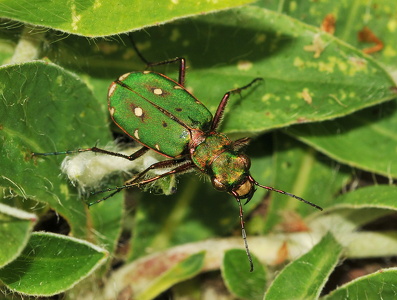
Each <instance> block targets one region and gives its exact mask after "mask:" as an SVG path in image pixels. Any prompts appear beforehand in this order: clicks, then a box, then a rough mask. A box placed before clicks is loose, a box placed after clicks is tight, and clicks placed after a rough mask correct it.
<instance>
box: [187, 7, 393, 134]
mask: <svg viewBox="0 0 397 300" xmlns="http://www.w3.org/2000/svg"><path fill="white" fill-rule="evenodd" d="M201 21H202V22H205V23H206V24H208V26H210V25H211V26H212V27H211V28H212V30H211V36H212V38H213V39H214V40H216V41H217V42H216V43H214V44H212V45H206V46H205V47H206V48H205V49H206V50H205V51H206V52H208V53H211V54H212V56H213V58H212V59H211V58H209V59H206V62H203V60H202V59H201V60H200V62H199V58H197V57H194V56H193V55H194V54H191V53H197V51H199V50H200V48H202V46H201V47H200V46H199V45H196V47H200V48H199V49H197V50H196V51H189V52H188V53H189V59H190V62H191V64H192V65H193V66H196V65H199V66H201V68H200V70H197V72H194V74H193V71H192V72H191V73H192V74H191V76H190V81H189V85H190V84H192V82H194V80H197V81H198V82H201V89H200V87H199V86H193V90H194V91H195V94H196V96H198V98H199V99H210V96H209V95H216V94H217V93H216V92H215V91H216V90H218V89H219V86H220V85H225V84H226V85H228V86H229V87H236V86H241V85H244V84H246V83H248V82H249V79H248V78H255V77H262V78H264V83H263V84H258V86H257V88H253V89H252V91H250V92H249V93H244V92H243V93H242V94H243V96H244V95H246V94H249V97H248V96H246V98H247V99H244V100H243V101H241V103H238V104H234V105H230V106H233V108H234V113H233V114H232V115H230V114H229V115H228V116H227V117H226V118H225V121H224V124H223V125H224V128H225V129H226V130H227V131H228V132H247V131H249V132H258V131H263V130H265V129H268V128H276V127H282V126H286V125H289V124H294V123H303V122H314V121H320V120H326V119H333V118H336V117H340V116H344V115H347V114H350V113H352V112H354V111H357V110H359V109H362V108H364V107H368V106H372V105H374V104H377V103H381V102H384V101H386V100H390V99H392V98H394V97H395V92H394V91H393V90H392V89H391V87H393V86H395V84H394V82H393V80H392V79H391V76H390V75H389V74H388V73H387V72H386V71H385V69H384V68H383V67H382V66H380V65H379V64H378V63H377V62H376V61H374V60H372V59H371V58H370V57H368V56H366V55H364V54H363V53H362V52H361V51H358V50H356V49H354V48H352V47H351V46H349V45H347V44H345V43H344V42H342V41H340V40H339V39H337V38H335V37H333V36H331V35H329V34H326V33H324V32H322V31H320V30H319V29H317V28H314V27H311V26H308V25H306V24H304V23H301V22H299V21H297V20H295V19H291V18H289V17H287V16H285V15H281V14H277V13H274V12H271V11H267V10H262V9H258V8H257V7H243V8H240V9H238V10H232V11H228V12H223V13H219V14H217V15H216V16H215V15H209V16H205V17H202V18H201ZM237 26H239V29H238V32H239V37H240V38H235V39H230V36H233V34H235V32H234V30H235V28H236V27H237ZM227 28H229V30H230V31H229V32H228V31H227V30H228V29H227ZM181 36H182V38H183V37H184V36H185V35H184V33H181ZM316 42H321V43H323V44H324V51H323V52H322V53H321V54H320V56H319V57H318V58H316V57H313V52H308V51H306V50H305V49H306V48H305V47H307V46H310V45H313V43H316ZM219 49H223V50H224V49H228V51H222V56H223V58H219V56H220V50H219ZM187 50H188V49H184V51H187ZM189 50H190V49H189ZM203 51H204V50H202V51H201V52H199V53H200V54H201V53H202V52H203ZM226 52H227V53H226ZM215 61H216V63H217V64H216V63H215ZM230 62H234V63H230ZM211 64H213V65H217V66H219V67H215V68H210V69H209V68H205V67H203V66H209V65H211ZM199 78H202V79H201V80H199ZM203 86H205V95H204V92H200V90H202V89H203V88H202V87H203ZM202 94H203V96H201V95H202ZM212 98H214V97H213V96H212ZM213 101H214V102H211V103H210V104H208V103H206V102H205V103H206V104H207V105H209V107H210V108H211V109H213V108H214V105H215V103H217V101H216V98H215V100H213Z"/></svg>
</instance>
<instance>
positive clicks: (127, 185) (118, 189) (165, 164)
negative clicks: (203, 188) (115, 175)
mask: <svg viewBox="0 0 397 300" xmlns="http://www.w3.org/2000/svg"><path fill="white" fill-rule="evenodd" d="M178 162H179V161H178V160H165V161H160V162H158V163H155V164H153V165H151V166H150V167H149V168H147V169H146V170H144V171H142V172H141V173H139V174H138V175H137V176H136V177H135V178H133V179H131V180H129V181H127V182H126V183H125V184H124V185H122V186H118V187H115V188H109V189H106V190H103V191H99V192H95V193H93V194H99V193H104V192H110V191H113V192H112V193H111V194H109V195H107V196H106V197H104V198H102V199H99V200H97V201H94V202H91V203H90V204H88V206H92V205H94V204H96V203H99V202H102V201H105V200H106V199H109V198H111V197H113V196H114V195H115V194H117V193H119V192H121V191H122V190H123V189H126V188H130V187H134V186H141V185H144V184H148V183H150V182H153V181H156V180H158V179H160V178H163V177H166V176H169V175H172V174H177V173H182V172H186V171H189V169H192V168H193V167H194V164H193V162H192V161H187V162H185V163H184V164H181V165H179V166H177V167H176V168H174V169H172V170H171V171H169V172H166V173H164V174H160V175H157V176H155V177H152V178H149V179H146V180H142V181H139V180H140V179H141V178H142V177H143V176H144V175H145V174H146V173H147V172H149V171H150V170H154V169H161V168H168V167H170V166H172V165H175V164H177V163H178Z"/></svg>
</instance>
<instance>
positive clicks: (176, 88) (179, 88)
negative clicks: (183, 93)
mask: <svg viewBox="0 0 397 300" xmlns="http://www.w3.org/2000/svg"><path fill="white" fill-rule="evenodd" d="M174 90H183V87H181V86H180V85H175V86H174Z"/></svg>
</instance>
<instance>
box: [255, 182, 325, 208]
mask: <svg viewBox="0 0 397 300" xmlns="http://www.w3.org/2000/svg"><path fill="white" fill-rule="evenodd" d="M249 180H250V181H251V182H252V183H253V184H255V185H256V186H259V187H261V188H263V189H266V190H268V191H272V192H277V193H279V194H284V195H287V196H290V197H292V198H295V199H298V200H299V201H302V202H304V203H306V204H309V205H310V206H312V207H314V208H317V209H318V210H321V211H322V210H323V208H322V207H320V206H318V205H316V204H314V203H312V202H309V201H307V200H305V199H303V198H301V197H298V196H296V195H294V194H291V193H288V192H285V191H283V190H278V189H276V188H274V187H271V186H266V185H261V184H259V183H258V182H256V181H255V179H254V178H252V177H251V176H249Z"/></svg>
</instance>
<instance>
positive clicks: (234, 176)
mask: <svg viewBox="0 0 397 300" xmlns="http://www.w3.org/2000/svg"><path fill="white" fill-rule="evenodd" d="M242 156H243V158H242ZM191 159H192V161H193V162H194V164H195V165H196V166H197V167H198V168H199V169H200V170H201V171H202V172H204V173H206V174H207V175H209V176H210V178H211V179H212V180H214V179H216V180H217V181H218V182H220V183H222V185H223V188H224V189H226V190H229V189H232V188H233V187H234V186H237V185H238V184H241V182H242V181H244V180H245V177H246V175H247V173H248V169H249V167H250V166H249V164H250V162H249V158H248V157H245V155H244V154H242V153H241V151H240V149H236V147H235V146H234V142H233V141H231V140H230V139H229V138H228V137H227V136H226V135H224V134H222V133H218V132H211V133H210V134H208V135H206V137H205V140H204V141H203V142H202V143H200V144H199V145H197V147H196V148H195V149H194V151H192V154H191Z"/></svg>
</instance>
